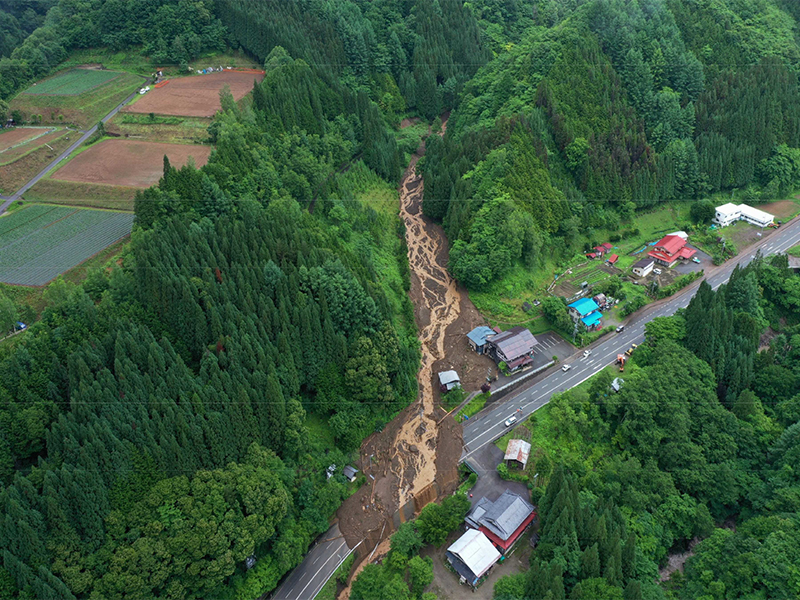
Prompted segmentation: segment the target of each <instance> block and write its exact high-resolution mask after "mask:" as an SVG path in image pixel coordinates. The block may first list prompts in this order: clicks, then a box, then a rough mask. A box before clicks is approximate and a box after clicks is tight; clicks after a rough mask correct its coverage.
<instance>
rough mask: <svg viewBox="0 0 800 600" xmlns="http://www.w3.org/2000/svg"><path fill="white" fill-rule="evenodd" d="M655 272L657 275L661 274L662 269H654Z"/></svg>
mask: <svg viewBox="0 0 800 600" xmlns="http://www.w3.org/2000/svg"><path fill="white" fill-rule="evenodd" d="M653 273H655V274H656V275H661V269H653Z"/></svg>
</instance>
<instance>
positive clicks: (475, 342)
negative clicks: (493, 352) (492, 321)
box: [467, 325, 495, 354]
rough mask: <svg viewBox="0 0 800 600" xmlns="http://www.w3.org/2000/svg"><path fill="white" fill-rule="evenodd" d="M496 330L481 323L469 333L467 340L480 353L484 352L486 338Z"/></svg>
mask: <svg viewBox="0 0 800 600" xmlns="http://www.w3.org/2000/svg"><path fill="white" fill-rule="evenodd" d="M494 333H495V332H494V330H493V329H492V328H491V327H487V326H486V325H480V326H478V327H476V328H475V329H473V330H472V331H470V332H469V333H468V334H467V340H468V341H469V345H470V346H471V347H472V349H473V350H474V351H475V352H477V353H478V354H483V352H484V350H485V348H486V338H487V337H489V336H490V335H494Z"/></svg>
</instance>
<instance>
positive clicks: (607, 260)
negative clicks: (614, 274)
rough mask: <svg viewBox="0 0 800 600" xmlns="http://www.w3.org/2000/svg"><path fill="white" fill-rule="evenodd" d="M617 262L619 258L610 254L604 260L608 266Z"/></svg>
mask: <svg viewBox="0 0 800 600" xmlns="http://www.w3.org/2000/svg"><path fill="white" fill-rule="evenodd" d="M618 260H619V256H618V255H617V254H612V255H611V256H609V257H608V258H607V259H606V262H607V263H608V264H610V265H613V264H615V263H616V262H617V261H618Z"/></svg>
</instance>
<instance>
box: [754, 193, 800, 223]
mask: <svg viewBox="0 0 800 600" xmlns="http://www.w3.org/2000/svg"><path fill="white" fill-rule="evenodd" d="M796 198H797V199H798V200H800V196H797V197H796ZM756 208H758V209H759V210H763V211H765V212H768V213H769V214H771V215H775V216H776V217H777V218H778V219H781V220H783V219H790V218H791V217H793V216H795V215H796V214H797V213H798V209H799V208H800V207H798V204H797V201H795V200H781V201H780V202H770V203H769V204H760V205H759V206H757V207H756Z"/></svg>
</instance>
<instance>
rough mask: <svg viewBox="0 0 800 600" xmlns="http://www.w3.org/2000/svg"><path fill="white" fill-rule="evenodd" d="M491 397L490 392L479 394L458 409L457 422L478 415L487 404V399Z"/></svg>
mask: <svg viewBox="0 0 800 600" xmlns="http://www.w3.org/2000/svg"><path fill="white" fill-rule="evenodd" d="M488 399H489V394H478V395H477V396H475V397H474V398H473V399H472V400H470V401H469V402H468V403H467V405H466V406H465V407H464V408H462V409H461V410H460V411H458V415H457V416H456V422H458V423H460V422H461V421H464V420H466V419H468V418H471V417H472V416H474V415H477V414H478V413H479V412H480V411H482V410H483V407H484V406H486V401H487V400H488Z"/></svg>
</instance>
